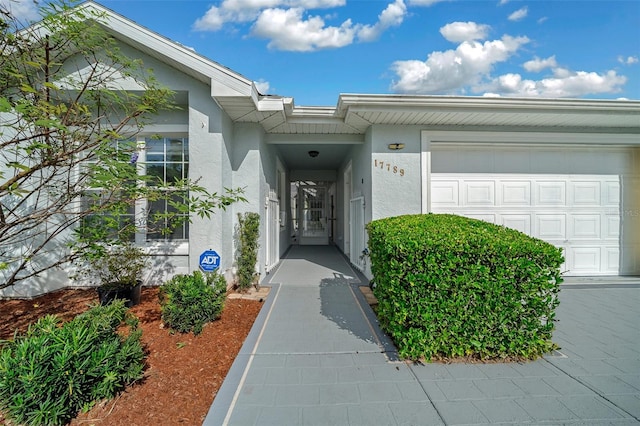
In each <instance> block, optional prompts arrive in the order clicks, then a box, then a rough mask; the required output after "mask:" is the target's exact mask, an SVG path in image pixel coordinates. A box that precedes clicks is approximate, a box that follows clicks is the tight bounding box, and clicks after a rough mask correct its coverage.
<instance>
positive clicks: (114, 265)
mask: <svg viewBox="0 0 640 426" xmlns="http://www.w3.org/2000/svg"><path fill="white" fill-rule="evenodd" d="M148 262H149V258H148V257H147V255H146V254H145V252H144V250H143V249H142V248H141V247H138V246H136V245H135V244H134V243H131V242H128V241H118V242H117V244H112V245H109V246H106V245H104V244H101V245H96V248H95V249H94V250H91V251H87V252H85V255H84V257H83V262H77V265H78V266H79V272H78V274H77V276H76V278H77V279H83V280H87V281H89V282H94V283H95V284H98V285H100V286H104V287H133V286H135V285H136V284H137V282H138V280H140V279H141V276H142V272H143V270H144V268H145V266H147V264H148Z"/></svg>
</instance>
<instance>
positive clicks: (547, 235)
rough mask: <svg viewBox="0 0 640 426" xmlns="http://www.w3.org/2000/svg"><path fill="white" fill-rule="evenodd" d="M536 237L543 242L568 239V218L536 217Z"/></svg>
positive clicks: (555, 215)
mask: <svg viewBox="0 0 640 426" xmlns="http://www.w3.org/2000/svg"><path fill="white" fill-rule="evenodd" d="M535 224H536V227H535V229H534V236H537V237H538V238H542V239H543V240H566V239H567V216H566V215H564V214H537V215H535Z"/></svg>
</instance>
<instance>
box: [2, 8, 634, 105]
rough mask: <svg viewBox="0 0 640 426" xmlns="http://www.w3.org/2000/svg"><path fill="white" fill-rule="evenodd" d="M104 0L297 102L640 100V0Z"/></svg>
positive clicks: (265, 88) (24, 10)
mask: <svg viewBox="0 0 640 426" xmlns="http://www.w3.org/2000/svg"><path fill="white" fill-rule="evenodd" d="M9 1H10V0H0V5H2V4H5V5H6V4H7V2H9ZM99 3H101V4H103V5H104V6H106V7H108V8H110V9H112V10H114V11H116V12H118V13H120V14H122V15H124V16H126V17H127V18H129V19H132V20H134V21H135V22H137V23H139V24H141V25H143V26H145V27H148V28H150V29H152V30H153V31H156V32H158V33H160V34H162V35H163V36H165V37H168V38H170V39H172V40H174V41H177V42H180V43H182V44H183V45H185V46H188V47H190V48H192V49H194V50H195V51H197V52H198V53H200V54H202V55H204V56H206V57H208V58H210V59H213V60H215V61H217V62H219V63H220V64H222V65H224V66H227V67H229V68H231V69H232V70H234V71H236V72H238V73H240V74H242V75H244V76H245V77H247V78H249V79H252V80H254V81H256V82H257V85H258V87H259V89H260V90H261V92H262V93H268V94H277V95H282V96H291V97H293V98H294V100H295V103H296V105H308V106H311V105H318V106H335V105H336V102H337V100H338V96H339V94H340V93H366V94H389V93H396V94H432V95H435V94H437V95H468V96H510V97H538V98H597V99H619V98H626V99H634V100H638V99H640V61H639V60H640V1H638V0H630V1H626V0H607V1H595V0H582V1H563V0H553V1H544V0H530V1H515V0H491V1H485V0H473V1H468V0H467V1H456V0H380V1H366V0H356V1H354V0H222V1H199V0H180V1H177V0H173V1H171V0H102V1H99ZM31 5H32V1H26V0H19V1H18V3H15V0H13V2H12V7H13V8H14V11H15V13H24V14H25V15H26V14H28V13H30V9H32V6H31ZM18 9H20V12H18ZM31 12H32V11H31Z"/></svg>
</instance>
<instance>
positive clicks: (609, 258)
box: [603, 247, 620, 274]
mask: <svg viewBox="0 0 640 426" xmlns="http://www.w3.org/2000/svg"><path fill="white" fill-rule="evenodd" d="M604 260H605V264H604V265H603V268H604V271H603V272H605V273H607V272H608V273H611V274H617V273H618V271H619V270H620V249H619V248H618V247H605V248H604Z"/></svg>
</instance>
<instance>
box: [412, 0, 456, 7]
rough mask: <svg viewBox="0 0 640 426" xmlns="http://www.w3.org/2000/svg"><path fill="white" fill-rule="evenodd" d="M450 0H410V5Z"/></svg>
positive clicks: (428, 4) (426, 4)
mask: <svg viewBox="0 0 640 426" xmlns="http://www.w3.org/2000/svg"><path fill="white" fill-rule="evenodd" d="M444 1H449V0H409V5H410V6H432V5H434V4H436V3H442V2H444Z"/></svg>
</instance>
